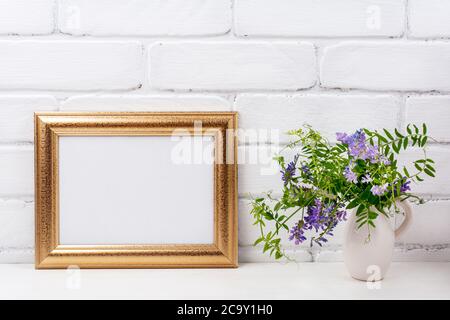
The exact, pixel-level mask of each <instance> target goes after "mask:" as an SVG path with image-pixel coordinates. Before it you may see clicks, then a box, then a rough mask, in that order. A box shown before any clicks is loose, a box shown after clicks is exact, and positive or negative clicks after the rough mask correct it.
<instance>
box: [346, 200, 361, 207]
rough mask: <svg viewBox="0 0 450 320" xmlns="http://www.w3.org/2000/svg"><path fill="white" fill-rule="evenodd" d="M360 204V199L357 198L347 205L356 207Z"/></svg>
mask: <svg viewBox="0 0 450 320" xmlns="http://www.w3.org/2000/svg"><path fill="white" fill-rule="evenodd" d="M358 204H359V199H358V198H356V199H354V200H353V201H351V202H350V203H349V204H348V205H347V209H353V208H356V207H357V206H358Z"/></svg>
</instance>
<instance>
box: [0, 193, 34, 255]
mask: <svg viewBox="0 0 450 320" xmlns="http://www.w3.org/2000/svg"><path fill="white" fill-rule="evenodd" d="M0 225H1V226H2V229H1V230H2V231H1V232H0V248H30V247H33V246H34V204H33V203H26V202H24V201H21V200H8V201H4V200H0Z"/></svg>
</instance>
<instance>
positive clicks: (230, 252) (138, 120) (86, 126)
mask: <svg viewBox="0 0 450 320" xmlns="http://www.w3.org/2000/svg"><path fill="white" fill-rule="evenodd" d="M198 121H201V131H200V132H201V133H200V134H209V135H214V137H215V139H214V143H215V148H214V159H215V163H214V165H213V168H214V184H213V185H214V213H213V214H214V242H213V244H156V245H142V244H126V245H61V244H60V241H59V239H60V238H59V231H60V230H59V186H58V181H59V180H58V174H59V171H58V166H59V161H58V154H59V153H58V146H59V137H61V136H154V135H155V136H161V135H162V136H168V135H171V134H172V133H173V131H174V130H177V129H183V130H187V132H189V133H190V134H199V133H198V132H197V133H195V132H196V131H195V130H198V128H196V127H195V126H196V123H198ZM236 129H237V113H235V112H136V113H135V112H95V113H92V112H90V113H74V112H70V113H67V112H42V113H41V112H39V113H36V114H35V206H36V207H35V217H36V222H35V224H36V253H35V258H36V260H35V266H36V268H37V269H57V268H67V267H69V266H78V267H80V268H216V267H217V268H219V267H221V268H233V267H237V251H238V242H237V138H236V134H235V130H236ZM87 183H88V182H87Z"/></svg>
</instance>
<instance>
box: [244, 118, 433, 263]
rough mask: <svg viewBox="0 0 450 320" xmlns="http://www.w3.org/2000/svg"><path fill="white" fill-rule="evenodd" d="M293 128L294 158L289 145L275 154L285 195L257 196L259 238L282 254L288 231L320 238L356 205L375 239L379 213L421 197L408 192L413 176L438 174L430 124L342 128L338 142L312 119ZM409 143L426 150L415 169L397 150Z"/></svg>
mask: <svg viewBox="0 0 450 320" xmlns="http://www.w3.org/2000/svg"><path fill="white" fill-rule="evenodd" d="M289 134H290V135H292V136H293V137H295V140H294V141H293V142H292V143H290V144H289V145H288V146H287V148H290V149H294V150H296V151H297V152H296V154H295V156H294V158H293V159H292V161H289V162H288V163H286V160H285V157H284V156H283V155H282V153H280V155H278V156H277V157H275V160H276V161H277V162H278V164H279V166H280V167H281V180H282V186H283V190H282V195H281V197H280V198H279V199H274V198H273V197H272V196H271V195H270V194H267V196H266V197H259V198H256V199H254V200H253V201H252V203H251V205H252V210H251V214H252V215H253V218H254V224H255V225H257V226H258V227H259V230H260V237H259V238H258V239H257V240H256V241H255V243H254V244H255V245H257V244H260V243H262V244H264V247H263V251H264V252H269V253H270V255H273V256H274V257H275V258H276V259H280V258H281V257H283V256H286V255H285V253H284V251H283V249H282V247H281V238H280V233H281V232H283V231H284V232H288V233H289V240H291V241H293V242H294V243H295V244H300V243H303V242H304V241H306V240H307V237H308V235H310V234H311V235H310V244H311V245H313V244H314V243H315V244H318V245H320V246H321V245H322V244H323V243H325V242H327V241H328V240H327V238H328V237H329V236H332V235H333V230H334V228H335V227H336V225H338V224H339V223H340V222H342V221H344V220H346V216H347V215H348V213H347V210H350V209H353V208H356V216H357V220H356V221H357V226H358V228H362V227H367V228H368V231H369V240H370V230H371V228H375V227H376V219H377V218H378V216H379V215H380V214H383V215H385V216H387V217H389V211H390V209H391V208H393V207H394V208H395V209H396V211H398V209H397V207H396V201H397V200H400V201H404V200H406V199H408V198H411V199H413V200H417V201H418V202H419V203H421V202H422V200H421V199H420V198H419V197H417V196H415V195H414V194H412V193H410V192H409V191H410V190H411V183H412V182H413V183H416V182H421V181H423V177H424V175H428V176H431V177H434V176H435V172H436V170H435V168H434V161H433V160H432V159H430V158H428V157H427V154H426V148H425V147H426V144H427V141H428V136H427V127H426V125H425V124H423V125H422V127H421V128H420V129H419V127H417V126H416V125H413V124H410V125H408V126H407V128H406V133H404V134H402V133H400V132H399V131H398V130H397V129H395V130H394V131H393V132H390V131H388V130H386V129H383V130H381V131H376V130H375V131H372V130H368V129H360V130H358V131H356V132H354V133H353V134H346V133H337V134H336V140H337V143H335V144H332V143H330V142H329V141H328V140H327V139H325V138H324V137H323V136H322V135H321V134H320V133H319V132H318V131H315V130H314V129H312V128H311V127H309V126H305V127H304V128H301V129H298V130H293V131H290V132H289ZM408 147H416V148H419V149H421V150H422V151H423V157H421V158H420V159H417V160H415V161H414V162H413V167H414V170H415V171H414V172H412V173H410V172H409V171H408V169H407V167H406V166H401V167H400V166H399V164H398V162H397V155H398V154H399V153H400V152H401V151H402V150H406V149H407V148H408ZM269 224H270V225H269ZM269 227H270V229H271V230H270V231H268V232H267V229H269Z"/></svg>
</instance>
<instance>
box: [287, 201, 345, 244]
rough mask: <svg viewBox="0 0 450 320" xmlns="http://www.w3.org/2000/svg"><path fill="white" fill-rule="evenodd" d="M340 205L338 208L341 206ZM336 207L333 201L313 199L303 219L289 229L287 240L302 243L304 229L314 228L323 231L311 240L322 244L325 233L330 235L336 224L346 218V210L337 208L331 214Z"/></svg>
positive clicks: (325, 240) (324, 240)
mask: <svg viewBox="0 0 450 320" xmlns="http://www.w3.org/2000/svg"><path fill="white" fill-rule="evenodd" d="M342 207H343V205H340V206H339V208H342ZM335 209H336V204H335V203H333V202H332V203H330V204H324V203H323V202H322V201H321V200H320V199H315V201H314V204H313V205H310V206H309V207H308V209H307V212H306V215H305V217H304V218H303V221H299V222H298V223H297V224H296V225H295V226H294V227H293V228H292V229H291V231H290V236H289V240H294V241H295V244H299V243H302V242H303V241H305V240H306V237H305V236H304V232H305V230H311V229H314V230H315V232H319V231H321V232H322V233H323V232H325V233H324V234H323V235H322V236H320V237H319V238H317V239H314V238H312V239H311V240H312V241H314V242H315V243H317V244H318V245H320V246H321V245H322V243H324V242H327V241H328V240H327V239H325V238H324V236H325V235H328V236H332V235H333V233H332V232H333V229H334V228H335V227H336V225H337V224H338V223H339V222H340V221H343V220H345V219H346V215H347V212H346V211H345V210H342V209H338V210H337V211H336V214H333V213H334V211H335Z"/></svg>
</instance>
